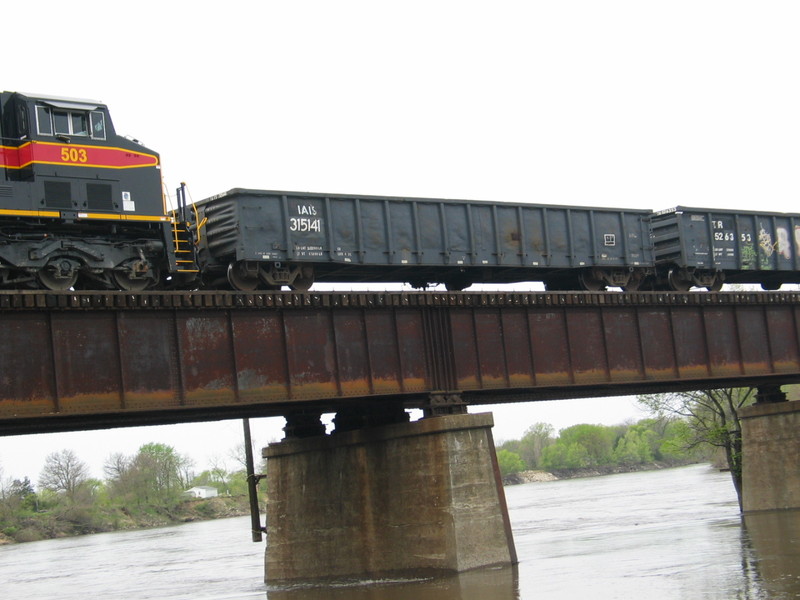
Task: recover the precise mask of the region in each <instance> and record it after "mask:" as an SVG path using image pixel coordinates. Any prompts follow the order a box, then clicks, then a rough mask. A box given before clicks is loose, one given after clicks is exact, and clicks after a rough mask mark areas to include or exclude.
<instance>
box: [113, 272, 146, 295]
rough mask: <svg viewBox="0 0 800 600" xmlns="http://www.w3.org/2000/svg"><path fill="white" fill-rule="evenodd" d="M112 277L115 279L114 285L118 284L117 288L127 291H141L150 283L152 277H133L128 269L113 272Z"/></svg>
mask: <svg viewBox="0 0 800 600" xmlns="http://www.w3.org/2000/svg"><path fill="white" fill-rule="evenodd" d="M111 279H113V280H114V285H116V286H117V289H120V290H122V291H125V292H141V291H143V290H145V289H147V287H148V286H149V285H150V279H148V278H146V277H132V276H131V275H130V274H129V273H128V272H126V271H114V272H112V273H111Z"/></svg>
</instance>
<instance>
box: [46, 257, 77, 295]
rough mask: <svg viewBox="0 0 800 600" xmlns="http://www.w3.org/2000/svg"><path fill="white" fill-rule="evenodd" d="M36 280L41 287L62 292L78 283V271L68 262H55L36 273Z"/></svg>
mask: <svg viewBox="0 0 800 600" xmlns="http://www.w3.org/2000/svg"><path fill="white" fill-rule="evenodd" d="M36 279H38V280H39V283H40V284H41V285H42V287H44V288H46V289H48V290H53V291H54V292H63V291H64V290H68V289H70V288H71V287H73V286H74V285H75V283H76V282H77V281H78V269H77V268H75V264H74V263H73V262H72V261H70V260H56V261H52V262H50V263H48V264H47V266H45V267H44V268H43V269H39V270H38V271H37V272H36Z"/></svg>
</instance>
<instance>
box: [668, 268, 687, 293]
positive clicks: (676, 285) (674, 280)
mask: <svg viewBox="0 0 800 600" xmlns="http://www.w3.org/2000/svg"><path fill="white" fill-rule="evenodd" d="M667 280H668V281H669V287H670V288H671V289H673V290H674V291H676V292H688V291H689V290H690V289H691V287H692V281H691V280H690V279H686V278H685V277H683V276H682V273H681V271H680V269H670V270H669V274H668V275H667Z"/></svg>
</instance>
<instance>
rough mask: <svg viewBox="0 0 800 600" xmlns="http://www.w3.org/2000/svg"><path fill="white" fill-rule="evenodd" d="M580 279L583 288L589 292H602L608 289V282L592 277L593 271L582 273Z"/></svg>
mask: <svg viewBox="0 0 800 600" xmlns="http://www.w3.org/2000/svg"><path fill="white" fill-rule="evenodd" d="M578 278H579V280H580V282H581V287H582V288H583V289H584V290H586V291H587V292H602V291H603V290H605V289H606V282H605V281H603V280H602V279H597V278H595V277H592V272H591V271H581V274H580V275H579V276H578Z"/></svg>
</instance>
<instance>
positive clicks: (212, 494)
mask: <svg viewBox="0 0 800 600" xmlns="http://www.w3.org/2000/svg"><path fill="white" fill-rule="evenodd" d="M184 494H188V495H189V496H191V497H192V498H216V497H217V496H218V495H219V494H218V492H217V488H215V487H211V486H210V485H198V486H195V487H193V488H191V489H188V490H186V491H185V492H184Z"/></svg>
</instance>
